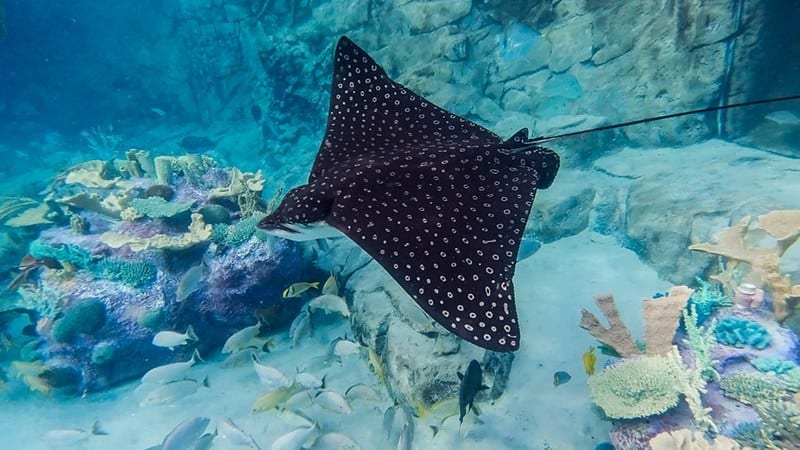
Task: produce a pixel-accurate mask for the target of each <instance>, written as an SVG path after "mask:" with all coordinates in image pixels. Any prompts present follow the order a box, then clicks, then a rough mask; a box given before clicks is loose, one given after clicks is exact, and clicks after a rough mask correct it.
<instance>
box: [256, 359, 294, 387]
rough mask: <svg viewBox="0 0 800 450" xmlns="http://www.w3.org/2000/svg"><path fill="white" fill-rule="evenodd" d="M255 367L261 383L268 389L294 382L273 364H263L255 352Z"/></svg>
mask: <svg viewBox="0 0 800 450" xmlns="http://www.w3.org/2000/svg"><path fill="white" fill-rule="evenodd" d="M253 368H255V370H256V374H258V379H259V380H261V384H263V385H264V386H266V387H267V389H276V388H279V387H284V386H288V385H290V384H291V383H292V382H291V380H289V377H287V376H286V375H284V373H283V372H281V371H280V370H278V369H276V368H274V367H272V366H268V365H266V364H262V363H261V361H259V360H258V356H256V355H255V354H253Z"/></svg>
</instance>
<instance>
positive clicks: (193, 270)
mask: <svg viewBox="0 0 800 450" xmlns="http://www.w3.org/2000/svg"><path fill="white" fill-rule="evenodd" d="M205 269H206V267H205V264H203V263H202V262H201V263H200V264H197V265H195V266H192V267H190V268H189V269H188V270H187V271H186V272H185V273H184V274H183V276H182V277H181V279H180V281H178V288H177V289H176V291H175V301H176V302H179V303H180V302H182V301H184V300H186V299H187V298H189V296H190V295H192V294H194V293H195V291H197V290H198V289H200V283H201V282H202V281H203V272H205Z"/></svg>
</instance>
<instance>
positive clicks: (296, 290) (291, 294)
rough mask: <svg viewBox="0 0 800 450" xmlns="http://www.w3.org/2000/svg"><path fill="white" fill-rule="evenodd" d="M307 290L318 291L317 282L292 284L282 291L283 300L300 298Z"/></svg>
mask: <svg viewBox="0 0 800 450" xmlns="http://www.w3.org/2000/svg"><path fill="white" fill-rule="evenodd" d="M309 289H319V281H314V282H313V283H308V282H305V281H301V282H299V283H294V284H293V285H291V286H289V287H288V288H286V290H284V291H283V298H295V297H300V295H301V294H302V293H303V292H305V291H307V290H309Z"/></svg>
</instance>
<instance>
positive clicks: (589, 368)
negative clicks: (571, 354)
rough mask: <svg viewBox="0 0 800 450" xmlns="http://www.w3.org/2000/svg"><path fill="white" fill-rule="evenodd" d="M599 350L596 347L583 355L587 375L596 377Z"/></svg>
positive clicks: (590, 348) (591, 347)
mask: <svg viewBox="0 0 800 450" xmlns="http://www.w3.org/2000/svg"><path fill="white" fill-rule="evenodd" d="M596 352H597V348H596V347H594V346H590V347H589V351H587V352H586V353H584V354H583V370H584V372H586V375H589V376H592V375H594V369H595V366H596V365H597V353H596Z"/></svg>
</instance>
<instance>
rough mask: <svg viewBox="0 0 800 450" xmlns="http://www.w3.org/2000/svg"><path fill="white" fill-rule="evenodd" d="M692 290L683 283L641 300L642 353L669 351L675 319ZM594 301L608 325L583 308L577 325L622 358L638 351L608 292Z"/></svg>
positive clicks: (675, 328)
mask: <svg viewBox="0 0 800 450" xmlns="http://www.w3.org/2000/svg"><path fill="white" fill-rule="evenodd" d="M692 292H693V291H692V290H691V289H689V288H688V287H686V286H675V287H673V288H671V289H670V290H669V294H668V295H667V296H666V297H660V298H658V299H649V300H648V299H645V300H643V301H642V310H643V313H644V318H645V320H644V322H645V330H644V342H645V353H647V354H648V355H657V354H662V353H666V352H669V351H670V349H671V348H672V339H673V338H674V337H675V331H676V330H677V328H678V321H679V320H680V317H681V314H682V312H683V310H684V308H685V307H686V302H687V301H688V300H689V297H690V296H691V295H692ZM595 302H596V303H597V306H598V307H599V308H600V310H601V311H602V312H603V315H605V316H606V319H607V320H608V324H609V326H608V328H606V327H604V326H603V325H602V324H601V323H600V321H599V320H598V319H597V317H596V316H595V315H594V314H592V313H590V312H589V311H587V310H586V309H582V310H581V322H580V327H581V328H583V329H584V330H587V331H589V333H591V335H592V336H594V337H595V338H597V340H598V341H600V342H602V343H603V344H606V345H608V346H610V347H611V348H613V349H614V350H615V351H616V352H617V353H619V354H620V355H621V356H622V357H628V356H633V355H638V354H640V353H641V352H640V351H639V348H638V347H637V346H636V343H635V342H634V340H633V338H632V337H631V333H630V330H629V329H628V327H627V326H626V325H625V323H624V322H623V321H622V319H621V318H620V316H619V311H618V310H617V306H616V304H615V303H614V298H613V297H612V296H610V295H606V296H600V297H597V298H595Z"/></svg>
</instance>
